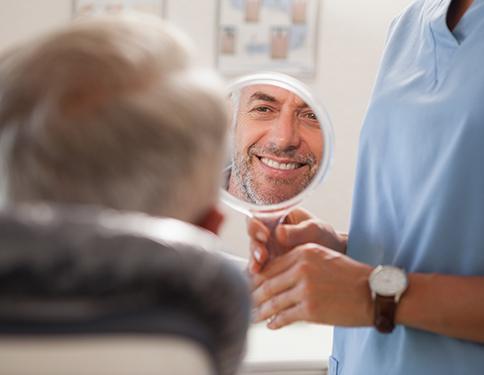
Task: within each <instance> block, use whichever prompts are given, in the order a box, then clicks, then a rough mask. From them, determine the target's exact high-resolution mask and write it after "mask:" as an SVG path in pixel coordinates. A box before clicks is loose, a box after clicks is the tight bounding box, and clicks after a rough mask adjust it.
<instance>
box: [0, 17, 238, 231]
mask: <svg viewBox="0 0 484 375" xmlns="http://www.w3.org/2000/svg"><path fill="white" fill-rule="evenodd" d="M187 45H189V43H188V42H187V40H186V39H184V36H183V35H180V33H179V32H178V31H175V30H174V29H173V28H172V26H169V25H167V24H165V23H162V22H161V21H159V20H157V19H156V20H155V18H151V17H145V16H143V17H140V16H138V15H137V16H134V15H129V16H123V17H108V18H106V17H103V18H98V19H91V20H84V21H81V22H78V23H75V24H72V25H70V26H67V27H66V28H65V29H63V30H60V31H58V32H56V33H53V34H51V35H49V36H47V37H44V38H42V39H41V40H37V41H34V42H31V43H28V44H25V45H23V46H21V47H17V48H16V49H15V50H13V51H11V52H9V53H6V54H4V55H3V56H2V57H1V58H0V145H1V153H2V155H1V157H2V159H3V162H4V170H3V173H2V174H3V175H2V176H1V178H2V179H3V180H4V181H3V183H4V200H5V201H6V203H7V204H15V203H19V202H28V201H53V202H60V203H75V204H96V205H101V206H105V207H110V208H114V209H119V210H135V211H142V212H146V213H149V214H153V215H159V216H170V217H175V218H178V219H181V220H186V221H191V222H194V221H195V220H197V218H200V217H201V216H202V215H203V213H204V210H207V209H208V208H209V207H210V206H212V205H213V204H214V203H215V201H216V199H217V196H218V189H219V186H220V184H219V182H220V176H221V170H222V158H223V152H224V147H223V145H224V139H225V132H226V128H227V123H228V121H227V114H226V108H225V107H226V105H225V99H224V90H223V86H222V83H221V80H220V79H219V78H218V76H217V75H215V74H214V73H213V72H211V71H208V70H205V69H203V70H202V69H199V68H197V67H196V66H195V65H194V64H193V63H192V61H191V59H190V49H189V47H187Z"/></svg>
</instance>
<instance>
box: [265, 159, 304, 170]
mask: <svg viewBox="0 0 484 375" xmlns="http://www.w3.org/2000/svg"><path fill="white" fill-rule="evenodd" d="M258 158H259V160H260V161H261V162H262V163H263V164H265V165H267V166H268V167H270V168H273V169H279V170H283V171H290V170H294V169H298V168H301V167H302V166H304V165H305V164H302V163H294V162H292V163H281V162H278V161H275V160H273V159H269V158H265V157H258Z"/></svg>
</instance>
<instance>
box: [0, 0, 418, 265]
mask: <svg viewBox="0 0 484 375" xmlns="http://www.w3.org/2000/svg"><path fill="white" fill-rule="evenodd" d="M409 3H410V0H392V1H388V0H367V1H358V0H320V4H319V15H318V17H319V24H318V28H317V58H316V72H315V75H314V76H313V77H311V78H306V79H303V81H304V82H305V83H306V84H307V85H308V86H309V87H310V88H311V89H312V90H313V91H314V92H315V94H316V96H317V97H318V98H319V99H320V100H321V101H322V103H323V104H324V106H325V107H326V109H327V110H328V112H329V114H330V116H331V119H332V123H333V127H334V131H335V140H336V143H335V153H334V161H333V166H332V168H331V171H330V173H329V176H328V177H327V178H326V180H325V181H324V183H323V185H321V186H320V187H319V188H318V189H317V190H316V191H314V192H313V193H312V194H311V196H309V197H308V198H307V199H306V200H305V201H304V202H303V207H305V208H307V209H309V210H310V211H311V212H312V213H313V214H315V215H316V216H318V217H320V218H322V219H323V220H324V221H327V222H329V223H331V224H332V225H333V226H334V227H335V228H336V229H337V230H340V231H347V230H348V227H349V217H350V213H351V201H352V191H353V181H354V172H355V163H356V155H357V150H358V136H359V132H360V126H361V123H362V120H363V116H364V114H365V110H366V107H367V103H368V99H369V97H370V94H371V90H372V86H373V81H374V78H375V75H376V71H377V68H378V64H379V60H380V57H381V54H382V51H383V47H384V43H385V37H386V33H387V30H388V27H389V25H390V22H391V20H392V19H393V17H395V16H396V15H397V14H398V13H400V11H401V10H402V9H403V8H404V7H405V6H407V5H408V4H409ZM219 6H220V2H219V1H218V0H166V2H165V6H164V18H165V19H167V20H168V21H170V22H172V23H174V24H175V25H176V26H178V27H179V28H180V29H182V30H183V31H184V32H185V33H186V34H188V35H189V36H190V37H191V38H192V40H193V41H194V42H195V45H196V47H197V53H198V54H197V58H198V60H199V62H200V64H201V65H204V66H210V67H215V64H216V52H217V28H218V26H217V15H218V7H219ZM72 17H73V1H71V0H41V1H32V0H0V51H1V50H3V49H5V48H8V46H9V45H12V44H14V43H16V42H19V41H22V40H24V39H26V38H29V37H32V36H35V35H37V34H39V33H42V32H44V31H47V30H49V29H52V28H55V27H57V26H59V25H62V24H65V23H67V22H70V21H71V20H72ZM226 78H227V80H230V79H233V78H234V77H226ZM220 206H221V209H222V210H223V211H224V213H225V214H226V223H225V226H224V228H223V231H222V238H223V239H224V241H225V242H226V243H227V244H228V248H230V249H231V252H232V253H233V254H236V255H240V256H247V254H248V238H247V236H246V232H245V218H244V217H243V215H241V214H238V213H236V212H234V211H232V210H231V209H229V208H227V207H225V206H224V205H223V204H222V203H221V204H220Z"/></svg>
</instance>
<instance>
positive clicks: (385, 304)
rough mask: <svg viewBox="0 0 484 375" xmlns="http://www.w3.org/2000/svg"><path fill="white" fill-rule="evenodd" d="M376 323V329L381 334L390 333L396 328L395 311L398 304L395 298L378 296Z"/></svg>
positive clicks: (375, 303) (375, 304)
mask: <svg viewBox="0 0 484 375" xmlns="http://www.w3.org/2000/svg"><path fill="white" fill-rule="evenodd" d="M374 306H375V316H374V319H375V321H374V323H375V327H376V329H377V330H378V331H379V332H381V333H390V332H392V331H393V329H394V328H395V311H396V309H397V304H396V303H395V297H393V296H391V297H384V296H380V295H378V294H377V295H376V298H375V301H374Z"/></svg>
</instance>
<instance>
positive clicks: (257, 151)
mask: <svg viewBox="0 0 484 375" xmlns="http://www.w3.org/2000/svg"><path fill="white" fill-rule="evenodd" d="M247 155H248V156H249V157H251V156H256V157H259V156H275V157H279V158H289V159H291V161H292V162H295V163H299V164H307V165H309V166H310V167H312V166H313V165H315V164H316V163H317V159H316V156H315V155H314V154H313V153H312V152H303V153H301V152H298V150H297V149H295V148H287V149H281V148H279V147H277V146H276V145H275V144H273V143H269V144H267V145H265V146H257V145H252V146H250V147H249V148H248V150H247Z"/></svg>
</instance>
